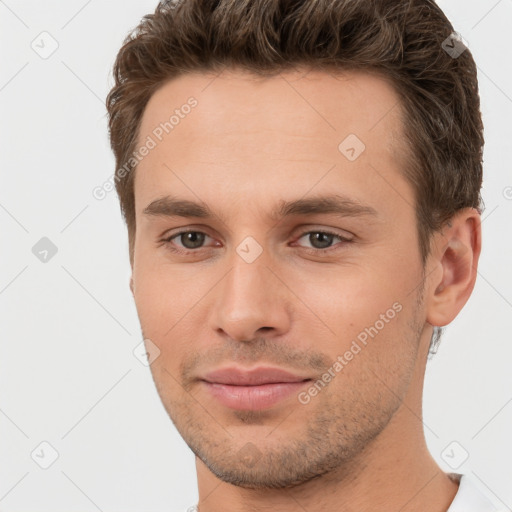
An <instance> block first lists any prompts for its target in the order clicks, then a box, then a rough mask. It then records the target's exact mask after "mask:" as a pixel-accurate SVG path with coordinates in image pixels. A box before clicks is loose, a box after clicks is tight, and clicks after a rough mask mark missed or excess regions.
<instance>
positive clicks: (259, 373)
mask: <svg viewBox="0 0 512 512" xmlns="http://www.w3.org/2000/svg"><path fill="white" fill-rule="evenodd" d="M202 380H205V381H207V382H211V383H215V384H231V385H232V386H258V385H261V384H271V383H278V382H302V381H303V380H309V377H303V376H299V375H294V374H293V373H290V372H287V371H286V370H282V369H281V368H271V367H263V366H260V367H258V368H254V369H252V370H242V369H240V368H235V367H229V368H223V369H219V370H214V371H212V372H209V373H207V374H205V375H204V376H203V377H202Z"/></svg>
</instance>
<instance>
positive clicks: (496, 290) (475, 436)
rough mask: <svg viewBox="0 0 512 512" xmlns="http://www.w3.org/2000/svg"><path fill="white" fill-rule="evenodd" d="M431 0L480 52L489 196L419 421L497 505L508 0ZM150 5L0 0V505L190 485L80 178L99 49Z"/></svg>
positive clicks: (505, 299)
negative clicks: (469, 277) (473, 277)
mask: <svg viewBox="0 0 512 512" xmlns="http://www.w3.org/2000/svg"><path fill="white" fill-rule="evenodd" d="M440 3H441V7H442V8H443V9H444V10H445V12H446V14H447V15H448V17H449V18H450V20H451V21H452V23H453V24H454V26H455V29H456V31H458V32H459V33H460V34H462V36H463V37H464V39H465V41H466V42H467V44H468V46H469V48H470V49H471V51H472V53H473V56H474V58H475V60H476V62H477V65H478V74H479V83H480V94H481V101H482V107H481V108H482V113H483V118H484V124H485V137H486V146H485V162H484V163H485V181H484V190H483V196H484V200H485V204H486V209H485V212H484V214H483V217H484V223H483V241H484V247H483V253H482V256H481V262H480V268H479V276H478V280H477V284H476V288H475V291H474V293H473V296H472V297H471V299H470V300H469V302H468V304H467V305H466V307H465V308H464V309H463V311H462V312H461V314H460V315H459V316H458V318H457V319H456V321H454V322H453V323H452V324H451V325H450V326H449V327H448V328H447V329H446V331H445V334H444V337H443V339H442V342H441V345H440V348H439V350H438V352H437V354H436V355H435V356H434V357H433V358H432V359H431V360H430V361H429V363H428V367H427V375H426V383H425V394H424V423H425V435H426V438H427V442H428V446H429V449H430V450H431V452H432V455H433V456H434V457H435V459H436V460H437V461H438V462H439V464H440V465H441V467H443V469H445V470H447V471H452V470H453V471H456V472H460V473H467V474H471V475H472V476H473V477H474V480H475V481H476V482H477V484H478V485H479V486H480V487H481V489H482V490H485V492H486V493H487V494H488V495H490V496H491V499H492V500H493V501H495V502H496V504H497V505H500V506H507V507H508V508H510V507H512V486H511V485H510V483H511V481H512V479H511V474H512V471H511V469H510V460H511V459H512V444H511V443H510V434H511V432H512V429H511V426H512V372H511V371H510V361H511V360H512V343H511V335H510V319H511V318H512V286H511V285H512V271H511V268H510V264H511V261H512V258H511V255H512V240H511V237H510V234H511V222H510V219H511V218H512V174H511V162H512V154H511V153H512V145H511V144H510V141H511V140H512V133H511V130H510V119H511V117H512V72H511V67H510V66H511V62H512V59H511V57H512V55H511V53H512V52H511V48H512V44H511V42H510V37H509V31H510V28H509V26H510V21H511V20H512V1H511V0H500V1H495V0H492V1H487V0H485V1H482V0H471V1H469V0H446V1H442V2H440ZM155 6H156V2H155V1H153V0H151V1H149V0H139V1H137V2H134V1H132V2H126V1H121V0H116V1H113V0H112V1H105V0H103V1H100V0H89V1H84V0H67V1H63V0H60V1H57V0H52V1H48V0H47V1H46V2H40V1H36V0H24V1H17V0H5V1H4V0H1V1H0V38H1V44H0V54H1V66H0V108H1V111H0V116H1V117H0V119H1V124H0V126H1V128H0V129H1V137H0V148H1V150H0V169H1V184H0V229H1V231H0V233H1V247H2V250H1V251H0V253H1V265H0V308H1V324H0V325H1V338H0V339H1V349H0V350H1V352H0V390H1V394H0V447H1V451H0V510H1V511H3V512H21V511H24V512H26V511H34V512H36V511H37V512H43V511H48V512H49V511H51V512H68V511H70V510H73V511H84V512H88V511H95V510H100V511H105V512H107V511H121V510H122V511H125V512H132V511H133V512H135V511H137V512H140V511H142V510H144V511H148V510H151V511H161V512H164V511H176V510H184V509H185V508H186V507H188V506H190V505H192V504H194V503H196V500H197V490H196V484H197V481H196V475H195V465H194V457H193V454H192V452H191V451H190V450H189V448H188V447H187V446H186V444H185V443H184V441H183V440H182V439H181V437H180V436H179V434H178V433H177V431H176V430H175V428H174V426H173V425H172V423H171V421H170V419H169V418H168V416H167V414H166V413H165V411H164V409H163V406H162V405H161V403H160V399H159V397H158V395H157V392H156V390H155V388H154V385H153V381H152V379H151V375H150V371H149V368H148V367H146V366H144V365H143V364H142V363H141V362H140V361H139V360H138V359H137V358H136V357H135V355H134V354H133V350H134V349H135V347H137V345H139V343H140V342H141V340H142V338H141V333H140V328H139V324H138V319H137V315H136V310H135V306H134V303H133V300H132V296H131V294H130V291H129V288H128V280H129V275H130V270H129V262H128V244H127V236H126V230H125V226H124V224H123V222H122V219H121V215H120V211H119V205H118V200H117V196H116V194H115V192H111V193H110V194H107V197H105V199H103V200H97V199H95V198H94V197H93V195H92V190H93V189H94V187H96V186H98V185H101V184H102V183H103V182H104V181H105V180H106V179H108V177H109V176H111V175H112V173H113V172H114V159H113V156H112V154H111V152H110V149H109V145H108V140H107V122H106V115H105V114H106V111H105V107H104V99H105V96H106V94H107V92H108V90H109V89H110V87H111V85H112V79H111V76H110V71H111V67H112V64H113V61H114V59H115V56H116V53H117V50H118V49H119V47H120V45H121V43H122V40H123V39H124V37H125V35H126V34H127V32H128V31H129V30H130V29H132V28H133V27H135V26H136V25H137V23H138V22H139V20H140V18H141V16H143V15H144V14H146V13H149V12H151V11H153V10H154V7H155ZM57 45H58V46H57ZM49 53H51V55H48V54H49ZM41 443H43V444H41ZM53 459H55V460H53ZM447 461H449V462H450V464H451V466H450V464H448V463H447ZM44 465H48V467H47V468H46V469H44V468H43V467H42V466H44ZM455 466H457V467H455Z"/></svg>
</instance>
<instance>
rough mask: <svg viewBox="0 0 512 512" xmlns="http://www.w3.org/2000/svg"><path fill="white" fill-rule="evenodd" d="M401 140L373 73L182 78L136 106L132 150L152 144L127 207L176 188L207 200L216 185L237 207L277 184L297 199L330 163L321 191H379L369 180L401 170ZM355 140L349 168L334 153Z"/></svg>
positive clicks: (396, 116)
mask: <svg viewBox="0 0 512 512" xmlns="http://www.w3.org/2000/svg"><path fill="white" fill-rule="evenodd" d="M190 105H194V106H192V107H190ZM172 116H174V119H171V117H172ZM170 121H171V122H170ZM155 134H156V135H155ZM401 134H402V113H401V108H400V102H399V98H398V95H397V94H396V92H395V90H394V88H393V86H392V85H391V84H390V83H389V82H388V81H387V80H385V79H383V78H382V77H381V76H379V75H377V74H373V73H367V72H359V71H344V72H336V74H333V73H327V72H324V71H318V70H305V69H300V70H294V71H287V72H282V73H280V74H276V75H275V76H271V77H262V76H256V75H254V74H251V73H248V72H246V71H242V70H234V69H230V70H224V71H223V72H222V73H220V74H218V75H214V74H211V73H199V72H194V73H187V74H184V75H181V76H178V77H177V78H174V79H172V80H170V81H168V82H166V83H165V84H163V85H162V86H161V87H160V88H159V89H158V90H157V91H156V92H155V93H154V94H153V95H152V97H151V98H150V100H149V102H148V104H147V106H146V108H145V111H144V114H143V117H142V122H141V127H140V131H139V138H138V139H139V140H138V144H139V146H140V145H142V144H144V141H147V140H148V137H149V138H151V139H154V142H155V146H154V148H152V149H151V151H149V153H148V154H147V156H145V157H144V158H143V159H142V160H141V162H140V163H139V164H138V168H137V172H136V178H135V190H136V198H137V197H138V202H139V204H138V205H137V206H136V208H137V211H140V210H141V209H142V208H143V207H144V206H145V205H144V204H142V203H143V202H146V203H147V202H148V201H149V200H150V199H151V200H153V199H154V198H155V197H156V196H157V195H159V194H160V195H163V193H174V192H175V190H176V188H179V189H180V191H182V192H184V193H185V194H186V195H188V196H189V197H190V198H192V194H191V190H198V189H203V190H204V191H205V193H206V194H210V197H215V194H216V193H215V194H212V193H211V187H212V186H214V187H215V190H218V189H219V188H220V187H222V188H223V189H225V190H226V191H227V192H233V193H235V194H238V195H239V197H243V198H244V200H245V199H246V198H247V197H248V196H249V195H250V194H251V193H253V195H254V196H255V199H257V198H256V195H257V194H258V192H261V193H264V192H265V190H266V191H267V192H268V191H269V190H281V191H282V190H283V185H284V186H286V190H290V194H291V195H294V196H296V195H297V194H298V193H301V192H302V193H304V192H306V190H304V187H307V186H309V187H313V186H314V183H315V180H316V181H318V180H319V179H320V178H321V177H322V176H323V175H325V173H326V171H327V170H328V169H329V168H330V167H331V166H333V165H334V166H336V172H335V173H330V175H329V176H328V177H327V179H323V178H321V179H322V180H323V185H324V186H325V187H329V186H333V187H337V186H339V185H343V184H344V185H345V186H346V187H347V190H348V191H349V192H351V191H352V192H354V191H355V189H354V184H355V183H356V182H359V183H358V184H357V187H359V188H360V189H361V187H363V188H366V189H367V190H370V189H375V188H376V187H380V188H382V186H383V182H382V180H380V181H379V179H377V181H376V176H378V175H379V174H380V175H381V177H382V176H383V177H384V179H387V178H386V175H388V174H389V173H392V174H397V173H398V169H399V167H400V165H401V161H402V157H401V151H399V150H398V144H397V141H399V140H400V139H401V138H402V137H401ZM344 141H348V142H347V143H344ZM354 143H355V150H356V151H362V153H361V157H358V158H357V160H354V161H351V160H349V159H348V158H347V155H346V154H344V153H343V151H345V150H346V149H347V148H346V147H345V146H347V145H348V146H354ZM348 149H350V148H348ZM180 176H181V177H184V178H186V179H185V181H184V180H183V179H181V178H180ZM395 178H396V176H395ZM260 185H261V186H260ZM173 188H174V190H172V189H173ZM208 188H209V190H210V191H208ZM294 188H295V190H294V192H295V193H294V194H292V189H294ZM164 189H166V190H164ZM267 195H268V194H267ZM281 195H282V194H281ZM356 195H357V194H356ZM216 197H217V200H218V199H219V196H218V195H217V196H216ZM231 197H232V200H233V194H232V195H231ZM205 200H206V198H205ZM136 203H137V199H136Z"/></svg>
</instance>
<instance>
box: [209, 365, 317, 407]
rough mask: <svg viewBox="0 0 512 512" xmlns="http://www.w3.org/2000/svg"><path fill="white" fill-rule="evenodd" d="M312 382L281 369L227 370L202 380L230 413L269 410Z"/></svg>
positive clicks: (307, 378)
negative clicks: (233, 411)
mask: <svg viewBox="0 0 512 512" xmlns="http://www.w3.org/2000/svg"><path fill="white" fill-rule="evenodd" d="M311 380H312V379H311V378H310V377H307V376H302V375H295V374H293V373H291V372H288V371H286V370H283V369H281V368H269V367H259V368H256V369H253V370H250V371H247V370H245V371H244V370H242V369H239V368H234V367H231V368H225V369H222V370H216V371H213V372H210V373H208V374H206V375H205V376H204V377H203V378H201V381H202V384H203V385H204V387H205V388H206V390H207V392H208V393H209V394H210V395H211V396H212V397H214V398H215V399H216V400H217V401H218V402H219V403H220V404H222V405H224V406H225V407H228V408H231V409H240V410H260V409H268V408H270V407H272V406H274V405H276V404H277V403H279V402H281V401H282V400H284V399H286V398H289V397H290V396H291V395H293V394H296V393H298V392H299V391H300V389H301V388H303V387H304V386H305V385H306V384H307V383H308V382H310V381H311Z"/></svg>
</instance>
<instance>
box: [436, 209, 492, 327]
mask: <svg viewBox="0 0 512 512" xmlns="http://www.w3.org/2000/svg"><path fill="white" fill-rule="evenodd" d="M433 237H434V240H433V244H432V247H433V249H432V253H431V255H430V256H429V260H430V261H429V264H428V265H427V269H428V268H434V271H431V273H430V274H429V278H428V279H429V281H430V282H429V294H428V306H427V322H429V323H430V324H431V325H433V326H438V327H443V326H445V325H447V324H449V323H450V322H451V321H452V320H453V319H454V318H455V317H456V316H457V315H458V314H459V312H460V310H461V309H462V308H463V307H464V304H466V302H467V300H468V299H469V297H470V295H471V293H472V291H473V288H474V286H475V281H476V276H477V268H478V259H479V257H480V250H481V247H482V227H481V218H480V214H479V213H478V211H477V210H476V209H475V208H465V209H463V210H461V211H460V212H458V213H457V214H456V215H455V216H454V217H452V219H450V221H449V222H447V224H446V226H445V227H444V228H443V230H442V231H441V232H440V233H435V234H434V235H433Z"/></svg>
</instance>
